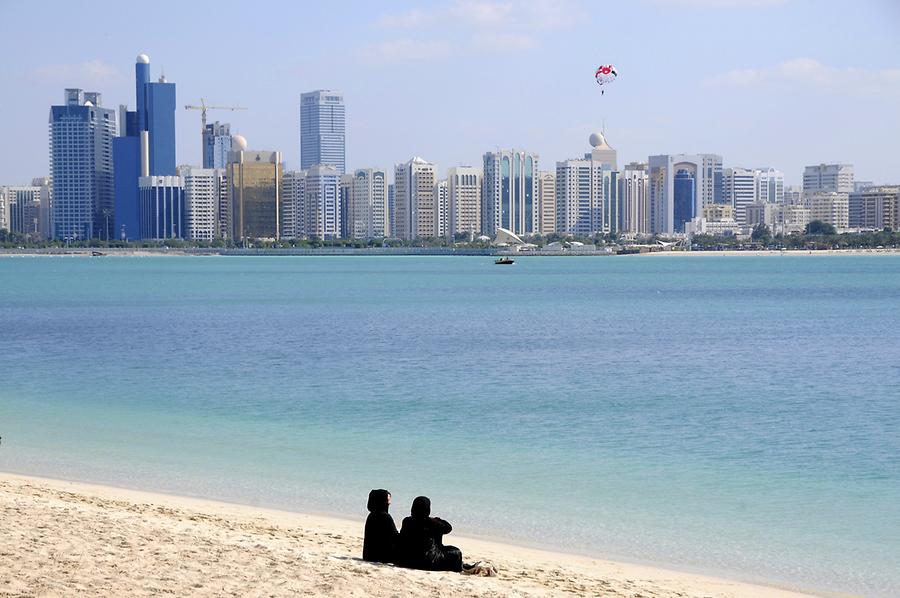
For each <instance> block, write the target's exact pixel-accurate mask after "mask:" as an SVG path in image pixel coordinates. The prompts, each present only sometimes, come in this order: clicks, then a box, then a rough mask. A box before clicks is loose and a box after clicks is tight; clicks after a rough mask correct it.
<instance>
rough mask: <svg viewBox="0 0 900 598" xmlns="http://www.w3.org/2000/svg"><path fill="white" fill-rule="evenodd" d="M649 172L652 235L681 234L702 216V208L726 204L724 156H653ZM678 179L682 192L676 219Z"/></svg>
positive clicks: (679, 188)
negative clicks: (691, 202)
mask: <svg viewBox="0 0 900 598" xmlns="http://www.w3.org/2000/svg"><path fill="white" fill-rule="evenodd" d="M649 168H650V173H649V180H650V187H649V189H650V194H649V198H650V229H651V230H650V232H652V233H654V234H660V233H661V234H671V233H674V232H682V231H683V230H684V223H685V222H687V221H689V220H690V219H691V218H694V217H696V216H697V215H698V214H701V213H702V211H703V206H705V205H708V204H711V203H723V202H724V189H723V172H722V156H719V155H717V154H662V155H657V156H650V159H649ZM676 176H678V191H679V195H678V197H677V200H678V217H677V218H676V216H675V205H676V197H675V191H676V187H675V182H676ZM688 195H691V196H692V199H693V205H692V206H688V205H686V204H685V202H686V201H687V198H688ZM687 216H690V218H687ZM685 218H687V219H685Z"/></svg>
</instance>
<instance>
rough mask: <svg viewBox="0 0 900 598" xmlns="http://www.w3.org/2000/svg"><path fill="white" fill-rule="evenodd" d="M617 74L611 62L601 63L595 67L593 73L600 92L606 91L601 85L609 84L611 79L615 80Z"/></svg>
mask: <svg viewBox="0 0 900 598" xmlns="http://www.w3.org/2000/svg"><path fill="white" fill-rule="evenodd" d="M618 76H619V73H618V71H616V67H615V66H613V65H611V64H601V65H600V66H598V67H597V72H596V73H594V79H595V80H596V81H597V85H599V86H600V88H601V89H600V94H601V95H602V94H603V93H605V92H606V90H605V89H603V86H605V85H609V84H610V83H612V82H613V81H615V80H616V77H618Z"/></svg>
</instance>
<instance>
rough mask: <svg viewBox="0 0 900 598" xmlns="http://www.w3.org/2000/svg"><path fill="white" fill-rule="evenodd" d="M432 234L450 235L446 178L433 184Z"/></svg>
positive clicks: (438, 235)
mask: <svg viewBox="0 0 900 598" xmlns="http://www.w3.org/2000/svg"><path fill="white" fill-rule="evenodd" d="M434 236H435V237H449V236H450V185H449V184H448V183H447V179H443V180H440V181H438V182H437V183H435V185H434Z"/></svg>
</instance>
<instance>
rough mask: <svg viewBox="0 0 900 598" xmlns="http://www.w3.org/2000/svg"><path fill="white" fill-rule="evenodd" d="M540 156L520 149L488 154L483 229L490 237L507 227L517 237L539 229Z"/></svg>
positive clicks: (486, 157)
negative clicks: (538, 175)
mask: <svg viewBox="0 0 900 598" xmlns="http://www.w3.org/2000/svg"><path fill="white" fill-rule="evenodd" d="M537 171H538V155H537V154H534V153H531V152H524V151H518V150H508V151H507V150H504V151H497V152H487V153H485V154H484V183H483V190H482V193H481V204H482V218H481V226H482V228H483V229H484V233H485V234H487V235H495V234H497V229H498V228H505V229H507V230H510V231H512V232H513V233H515V234H517V235H528V234H531V233H534V232H535V231H536V230H537V222H538V214H537V176H536V175H537Z"/></svg>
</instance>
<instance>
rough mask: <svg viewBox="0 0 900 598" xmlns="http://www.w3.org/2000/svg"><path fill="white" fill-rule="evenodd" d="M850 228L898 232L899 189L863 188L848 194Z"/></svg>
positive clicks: (899, 217) (891, 187)
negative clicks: (887, 229)
mask: <svg viewBox="0 0 900 598" xmlns="http://www.w3.org/2000/svg"><path fill="white" fill-rule="evenodd" d="M849 211H850V222H849V226H850V228H863V229H872V230H882V229H885V228H889V229H891V230H900V187H898V186H896V185H892V186H882V187H872V186H867V187H864V188H863V189H862V190H861V191H857V192H854V193H851V194H850V198H849Z"/></svg>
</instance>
